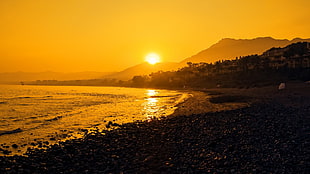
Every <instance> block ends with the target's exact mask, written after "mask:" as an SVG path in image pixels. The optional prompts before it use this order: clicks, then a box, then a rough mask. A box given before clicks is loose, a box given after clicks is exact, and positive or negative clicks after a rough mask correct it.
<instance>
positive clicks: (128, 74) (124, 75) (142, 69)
mask: <svg viewBox="0 0 310 174" xmlns="http://www.w3.org/2000/svg"><path fill="white" fill-rule="evenodd" d="M178 68H180V64H179V63H174V62H161V63H157V64H155V65H150V64H149V63H146V62H145V63H142V64H138V65H135V66H132V67H130V68H127V69H125V70H123V71H121V72H118V73H114V74H110V75H107V76H105V78H115V79H119V80H129V79H132V77H133V76H138V75H149V74H151V73H152V72H157V71H171V70H177V69H178Z"/></svg>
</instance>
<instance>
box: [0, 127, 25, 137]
mask: <svg viewBox="0 0 310 174" xmlns="http://www.w3.org/2000/svg"><path fill="white" fill-rule="evenodd" d="M22 131H23V130H22V129H21V128H18V129H14V130H9V131H0V136H1V135H7V134H15V133H19V132H22Z"/></svg>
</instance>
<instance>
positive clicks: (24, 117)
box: [0, 85, 189, 155]
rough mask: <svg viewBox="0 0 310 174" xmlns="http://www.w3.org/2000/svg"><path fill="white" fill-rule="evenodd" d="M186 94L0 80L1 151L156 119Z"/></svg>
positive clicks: (20, 151) (22, 149)
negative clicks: (5, 83)
mask: <svg viewBox="0 0 310 174" xmlns="http://www.w3.org/2000/svg"><path fill="white" fill-rule="evenodd" d="M188 96H189V94H187V93H185V92H180V91H174V90H159V89H143V88H124V87H93V86H91V87H89V86H30V85H0V155H5V154H10V155H16V154H17V155H21V154H23V153H25V152H26V150H27V148H36V147H39V148H42V147H47V146H48V145H51V144H54V143H58V142H59V141H65V140H68V139H74V138H81V137H83V135H84V134H85V133H86V132H88V133H89V132H92V131H101V130H104V129H105V130H109V129H113V128H117V125H121V124H125V123H130V122H136V121H145V120H149V121H151V120H154V119H160V118H161V117H165V116H168V115H171V114H172V113H173V112H174V110H175V109H176V108H177V104H179V103H180V102H183V101H184V100H185V99H186V98H187V97H188ZM8 151H9V152H10V153H7V152H8Z"/></svg>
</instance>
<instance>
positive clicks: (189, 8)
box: [0, 0, 310, 72]
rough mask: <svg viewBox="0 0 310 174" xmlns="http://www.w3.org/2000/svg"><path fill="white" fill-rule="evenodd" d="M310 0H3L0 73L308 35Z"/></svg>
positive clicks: (172, 57)
mask: <svg viewBox="0 0 310 174" xmlns="http://www.w3.org/2000/svg"><path fill="white" fill-rule="evenodd" d="M309 19H310V1H309V0H294V1H292V0H251V1H250V0H216V1H215V0H1V1H0V60H1V63H0V72H13V71H26V72H38V71H48V70H49V71H58V72H78V71H100V72H109V71H120V70H123V69H124V68H127V67H129V66H133V65H136V64H139V63H141V62H143V61H144V56H145V55H147V54H148V53H149V52H156V53H158V54H159V55H160V56H161V57H162V59H163V60H164V61H181V60H183V59H184V58H187V57H189V56H192V55H194V54H195V53H197V52H199V51H201V50H203V49H205V48H208V47H209V46H210V45H212V44H214V43H216V42H217V41H219V40H220V39H222V38H227V37H229V38H255V37H260V36H271V37H274V38H277V39H284V38H287V39H292V38H295V37H301V38H309V37H310V22H309Z"/></svg>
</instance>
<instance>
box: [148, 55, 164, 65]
mask: <svg viewBox="0 0 310 174" xmlns="http://www.w3.org/2000/svg"><path fill="white" fill-rule="evenodd" d="M145 61H146V62H147V63H149V64H151V65H154V64H156V63H159V62H160V57H159V55H158V54H156V53H150V54H148V55H146V57H145Z"/></svg>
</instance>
